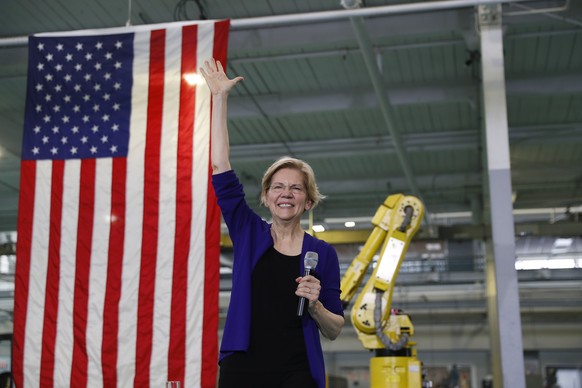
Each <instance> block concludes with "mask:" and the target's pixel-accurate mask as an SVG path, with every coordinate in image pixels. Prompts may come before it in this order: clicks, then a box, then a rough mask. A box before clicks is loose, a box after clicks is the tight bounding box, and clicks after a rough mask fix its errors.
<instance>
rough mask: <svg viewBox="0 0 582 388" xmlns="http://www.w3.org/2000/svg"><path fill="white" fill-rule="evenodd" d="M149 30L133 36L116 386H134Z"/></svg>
mask: <svg viewBox="0 0 582 388" xmlns="http://www.w3.org/2000/svg"><path fill="white" fill-rule="evenodd" d="M149 46H150V33H149V32H138V33H136V34H135V38H134V52H135V54H134V63H133V77H134V78H133V87H132V93H131V94H132V101H131V109H132V111H131V118H130V126H131V136H130V137H129V153H128V156H127V179H126V181H127V184H126V188H127V189H126V194H125V198H126V200H125V201H126V211H125V240H124V247H123V268H122V281H121V284H122V286H121V297H120V301H119V333H118V351H117V354H118V357H117V360H118V363H117V372H118V380H117V386H118V387H120V388H126V387H131V386H133V379H134V376H135V346H136V330H137V300H138V290H139V277H140V263H141V240H142V220H143V186H144V154H145V135H146V124H147V102H148V98H147V92H148V83H149V78H148V75H149Z"/></svg>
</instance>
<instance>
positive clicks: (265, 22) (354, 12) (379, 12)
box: [0, 0, 531, 48]
mask: <svg viewBox="0 0 582 388" xmlns="http://www.w3.org/2000/svg"><path fill="white" fill-rule="evenodd" d="M524 1H531V0H445V1H430V2H421V3H409V4H394V5H386V6H381V7H368V8H358V9H349V10H346V9H340V10H334V11H320V12H308V13H296V14H288V15H273V16H261V17H255V18H243V19H233V20H231V23H230V26H231V30H233V31H236V30H243V29H250V28H261V27H275V26H281V25H290V24H308V23H320V22H327V21H333V20H338V19H346V18H352V17H376V16H385V15H395V14H403V13H416V12H427V11H442V10H448V9H455V8H466V7H473V6H478V5H485V4H500V3H501V4H504V3H518V2H524ZM27 44H28V36H15V37H7V38H1V39H0V48H6V47H18V46H26V45H27Z"/></svg>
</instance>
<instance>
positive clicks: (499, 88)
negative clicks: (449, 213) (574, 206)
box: [478, 4, 525, 388]
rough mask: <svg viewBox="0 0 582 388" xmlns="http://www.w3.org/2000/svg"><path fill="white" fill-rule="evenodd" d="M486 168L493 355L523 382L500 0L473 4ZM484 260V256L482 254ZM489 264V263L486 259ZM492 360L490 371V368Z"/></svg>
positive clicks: (516, 382) (504, 372)
mask: <svg viewBox="0 0 582 388" xmlns="http://www.w3.org/2000/svg"><path fill="white" fill-rule="evenodd" d="M478 27H479V31H480V40H481V59H482V76H483V105H484V113H485V134H486V146H487V171H488V178H489V197H490V201H491V228H492V230H491V232H492V241H491V243H492V250H489V249H488V250H487V251H488V252H491V251H492V253H493V261H492V263H491V264H492V267H493V268H490V269H489V268H488V270H487V271H486V272H487V275H488V278H487V284H488V292H490V293H491V298H488V299H490V305H489V313H490V323H491V324H492V325H494V326H493V327H491V341H492V347H491V348H492V352H495V353H497V352H498V353H499V354H493V357H492V358H493V361H495V358H496V357H499V360H498V363H499V364H500V367H501V368H500V369H501V370H500V371H497V374H499V372H500V373H501V378H499V376H497V378H496V379H495V380H497V381H499V380H501V385H495V387H496V388H498V387H504V388H525V368H524V358H523V341H522V333H521V317H520V310H519V290H518V281H517V271H516V270H515V231H514V225H513V222H514V221H513V213H512V210H513V209H512V203H511V167H510V159H509V135H508V125H507V107H506V94H505V74H504V60H503V31H502V25H501V5H500V4H494V5H480V6H478ZM488 262H489V260H488ZM488 267H489V265H488ZM495 369H496V368H495V365H494V370H493V372H494V373H495V372H496V370H495Z"/></svg>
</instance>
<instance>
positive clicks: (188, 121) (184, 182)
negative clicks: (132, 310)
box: [168, 26, 198, 381]
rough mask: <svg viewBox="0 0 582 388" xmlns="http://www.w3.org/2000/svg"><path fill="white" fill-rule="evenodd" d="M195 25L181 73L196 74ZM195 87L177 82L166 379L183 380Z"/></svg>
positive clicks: (185, 43) (185, 41) (186, 32)
mask: <svg viewBox="0 0 582 388" xmlns="http://www.w3.org/2000/svg"><path fill="white" fill-rule="evenodd" d="M197 40H198V26H186V27H184V28H183V29H182V48H181V50H182V63H181V73H182V74H186V73H196V66H197V65H196V47H197ZM195 96H196V89H195V87H193V86H191V85H189V84H188V83H187V82H186V81H185V80H184V78H183V77H182V78H181V82H180V112H179V121H178V150H177V152H178V155H179V157H178V166H177V172H178V175H177V178H176V231H175V241H174V269H173V276H172V309H171V320H170V343H169V348H168V379H169V380H177V381H184V376H185V369H186V305H187V295H188V293H187V292H184V290H186V289H187V287H188V257H189V255H190V234H191V230H192V219H191V216H190V215H191V214H192V179H191V178H192V160H193V154H192V153H193V144H192V142H193V133H194V106H195V102H196V101H195Z"/></svg>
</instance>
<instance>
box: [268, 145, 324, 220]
mask: <svg viewBox="0 0 582 388" xmlns="http://www.w3.org/2000/svg"><path fill="white" fill-rule="evenodd" d="M283 168H291V169H294V170H297V171H299V172H301V173H302V174H303V180H304V186H305V193H306V195H307V200H308V201H310V202H311V203H312V205H313V206H312V209H313V208H314V207H315V206H317V204H318V203H319V202H320V201H321V200H322V199H324V198H325V195H322V194H321V193H320V192H319V189H318V188H317V183H315V173H314V172H313V169H312V168H311V166H310V165H309V164H307V163H306V162H304V161H303V160H301V159H295V158H292V157H290V156H283V157H281V158H279V159H278V160H277V161H275V163H273V164H271V166H270V167H269V168H268V169H267V171H265V174H264V175H263V180H262V183H261V204H262V205H263V206H267V191H269V187H271V182H272V180H273V175H275V173H276V172H277V171H279V170H281V169H283Z"/></svg>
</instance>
